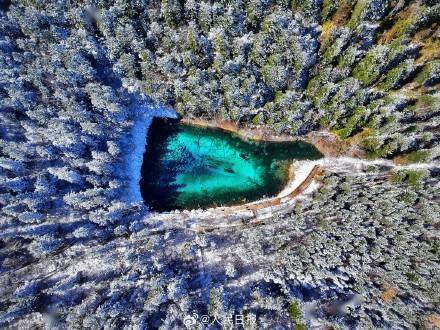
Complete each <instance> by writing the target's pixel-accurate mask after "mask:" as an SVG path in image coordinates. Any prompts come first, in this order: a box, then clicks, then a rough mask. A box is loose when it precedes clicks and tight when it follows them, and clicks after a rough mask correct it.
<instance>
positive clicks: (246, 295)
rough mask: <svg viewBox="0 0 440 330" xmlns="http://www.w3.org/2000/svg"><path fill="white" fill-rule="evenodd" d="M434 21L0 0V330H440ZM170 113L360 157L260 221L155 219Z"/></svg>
mask: <svg viewBox="0 0 440 330" xmlns="http://www.w3.org/2000/svg"><path fill="white" fill-rule="evenodd" d="M439 24H440V4H439V3H438V1H435V0H414V1H408V0H406V1H405V0H380V1H379V0H334V1H332V0H221V1H196V0H188V1H184V0H162V1H149V0H130V1H123V0H116V1H99V0H85V1H63V0H61V1H46V0H41V1H33V0H22V1H19V0H13V1H7V0H5V1H0V119H1V120H0V290H1V292H0V327H5V328H13V329H30V328H42V327H44V326H45V327H47V328H55V329H66V328H93V329H96V328H106V329H150V328H159V327H161V328H162V329H170V328H182V327H184V326H185V325H184V319H185V317H187V316H191V315H193V314H194V313H195V314H197V315H198V316H199V317H201V316H202V315H209V316H210V321H213V318H214V316H218V317H219V319H221V320H223V321H225V320H227V319H228V317H227V316H228V315H229V316H231V315H232V316H233V317H235V318H233V319H234V321H235V326H237V327H238V328H240V327H247V328H258V329H259V328H267V329H271V328H295V329H303V328H313V327H315V328H319V329H324V328H338V327H339V328H351V329H352V328H359V329H366V328H405V329H413V328H423V327H426V328H428V329H429V327H431V328H432V327H433V326H437V327H440V326H439V324H440V316H439V307H440V306H439V302H440V271H439V251H440V250H439V247H440V241H439V228H440V227H439V218H440V209H439V199H440V196H439V175H440V166H439V153H440V148H439V146H438V142H439V124H440V123H439V114H440V92H439V83H440V25H439ZM176 113H177V114H179V115H180V116H183V117H185V118H203V119H206V120H210V119H222V120H227V121H231V122H234V123H235V124H237V125H238V126H239V127H260V126H264V127H267V128H269V129H271V130H272V131H273V132H274V134H287V135H292V136H300V137H304V136H306V135H307V134H308V133H310V132H316V131H319V132H326V133H328V134H332V135H334V136H336V137H337V139H338V140H340V141H343V142H344V143H349V144H353V145H356V147H357V148H359V149H362V150H363V151H364V152H365V154H366V158H368V159H369V160H368V161H361V160H353V159H346V158H335V159H332V160H331V161H326V162H324V163H323V164H321V165H322V167H323V169H324V172H323V174H321V175H320V176H318V177H317V179H316V180H315V181H316V182H315V184H314V185H313V186H312V188H313V189H310V190H309V191H307V192H306V193H304V195H303V196H301V197H300V198H298V199H296V200H294V201H293V202H294V205H293V206H292V207H289V208H285V209H280V210H277V211H276V212H275V211H274V212H273V213H271V215H270V216H269V217H268V216H267V214H266V215H265V218H264V220H258V219H260V218H258V217H259V215H258V214H256V215H255V217H252V218H250V219H241V218H239V217H234V214H232V215H230V216H228V217H225V218H224V219H223V218H221V216H220V215H219V214H216V213H215V212H214V213H211V214H212V217H211V218H209V217H206V214H205V213H203V212H204V211H202V210H196V211H192V212H186V211H184V212H176V213H170V214H156V213H154V214H153V213H149V211H148V206H147V205H144V203H143V201H142V200H141V198H140V197H139V193H138V192H137V191H136V189H137V187H136V184H137V181H138V180H139V173H140V166H141V164H140V162H141V160H140V159H141V157H142V153H143V151H144V147H145V146H144V143H145V135H146V130H147V129H148V125H149V123H150V122H151V118H152V117H154V116H167V117H168V116H169V117H175V116H176ZM382 159H387V160H382ZM374 160H376V161H374ZM213 220H215V222H216V223H220V225H219V226H213V225H212V223H213V222H214V221H213ZM240 315H241V316H243V318H244V320H246V321H245V322H244V321H243V323H244V324H243V325H241V324H237V317H236V316H240ZM196 321H197V322H196V326H202V323H201V320H200V319H197V320H196ZM186 325H187V324H186ZM210 326H211V327H212V328H216V327H217V328H218V327H219V324H215V323H214V324H212V325H210Z"/></svg>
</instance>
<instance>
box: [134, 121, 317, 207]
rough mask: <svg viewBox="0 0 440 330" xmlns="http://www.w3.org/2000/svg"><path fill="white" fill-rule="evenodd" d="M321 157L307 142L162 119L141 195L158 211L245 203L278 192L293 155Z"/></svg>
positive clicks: (155, 127)
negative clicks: (250, 135)
mask: <svg viewBox="0 0 440 330" xmlns="http://www.w3.org/2000/svg"><path fill="white" fill-rule="evenodd" d="M320 157H322V155H321V154H320V153H319V152H318V151H317V150H316V148H315V147H314V146H313V145H311V144H308V143H305V142H299V141H295V142H265V141H263V142H262V141H258V142H257V141H255V142H254V141H245V140H243V139H241V138H239V137H237V136H236V135H234V134H233V133H229V132H225V131H222V130H216V129H210V128H199V127H195V126H189V125H184V124H181V123H179V122H178V121H175V120H166V119H158V118H157V119H154V121H153V123H152V125H151V127H150V129H149V132H148V137H147V148H146V152H145V154H144V160H143V164H142V170H141V175H142V178H141V181H140V186H141V193H142V197H143V199H144V201H145V203H146V204H147V205H148V206H150V208H151V209H153V210H157V211H167V210H174V209H194V208H199V207H201V208H207V207H212V206H222V205H235V204H242V203H246V202H250V201H255V200H258V199H260V198H263V197H269V196H273V195H276V194H277V193H279V192H280V191H281V190H282V189H283V187H284V186H285V184H286V183H287V180H288V169H289V166H290V164H291V161H292V160H293V159H318V158H320Z"/></svg>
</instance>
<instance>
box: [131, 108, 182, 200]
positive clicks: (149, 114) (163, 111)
mask: <svg viewBox="0 0 440 330" xmlns="http://www.w3.org/2000/svg"><path fill="white" fill-rule="evenodd" d="M135 106H136V110H135V111H136V116H135V119H134V124H133V127H132V128H131V130H130V134H129V141H130V142H131V147H132V148H131V149H130V150H129V152H128V153H127V154H126V155H125V159H124V164H125V167H126V173H128V176H129V179H128V187H127V194H126V195H125V200H126V201H127V202H129V203H142V202H143V199H142V195H141V191H140V186H139V181H140V180H141V168H142V161H143V157H144V153H145V151H146V148H147V134H148V130H149V128H150V125H151V123H152V121H153V119H154V118H155V117H158V118H177V117H178V115H177V113H176V112H175V111H174V110H173V109H170V108H165V107H160V106H155V105H135Z"/></svg>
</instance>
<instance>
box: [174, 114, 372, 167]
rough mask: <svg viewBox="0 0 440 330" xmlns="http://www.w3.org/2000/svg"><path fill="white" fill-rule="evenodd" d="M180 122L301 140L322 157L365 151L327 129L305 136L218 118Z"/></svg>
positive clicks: (257, 137)
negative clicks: (311, 146) (280, 132)
mask: <svg viewBox="0 0 440 330" xmlns="http://www.w3.org/2000/svg"><path fill="white" fill-rule="evenodd" d="M180 122H181V123H184V124H187V125H192V126H197V127H206V128H211V129H220V130H224V131H227V132H230V133H233V134H235V135H237V136H238V137H240V138H242V139H245V140H251V141H268V142H294V141H302V142H307V143H310V144H312V145H313V146H314V147H315V148H316V149H318V151H319V152H320V153H321V154H323V155H324V157H352V158H360V159H365V158H366V153H365V151H364V150H362V149H361V148H360V147H359V146H358V145H356V144H352V143H349V142H347V141H342V140H340V139H339V138H338V137H337V136H335V135H334V134H332V133H331V132H330V131H328V130H319V131H313V132H310V133H308V134H307V135H305V136H291V135H288V134H276V133H275V132H274V131H273V130H271V129H270V128H268V127H262V126H255V127H249V126H244V127H239V126H238V125H237V124H236V123H234V122H231V121H227V120H220V119H212V120H207V119H200V118H187V117H182V118H181V119H180Z"/></svg>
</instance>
